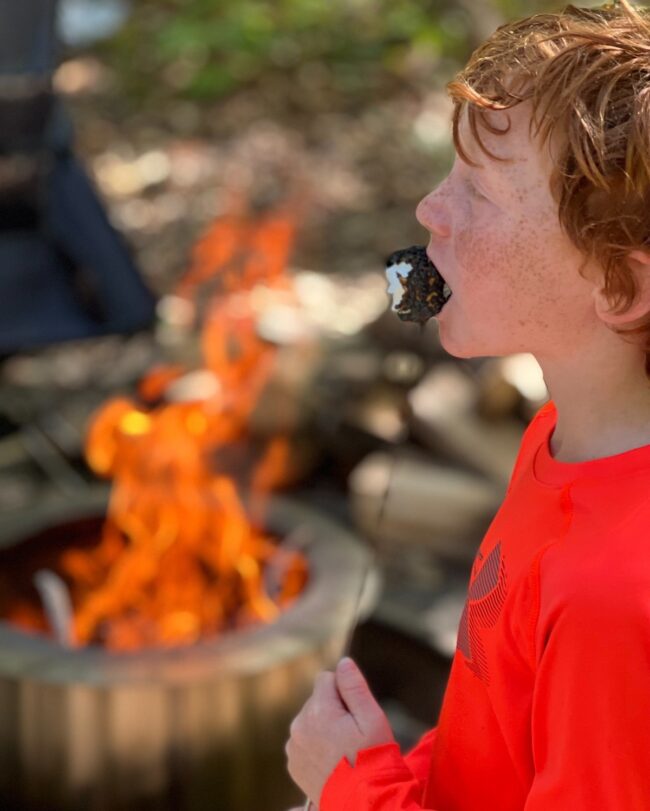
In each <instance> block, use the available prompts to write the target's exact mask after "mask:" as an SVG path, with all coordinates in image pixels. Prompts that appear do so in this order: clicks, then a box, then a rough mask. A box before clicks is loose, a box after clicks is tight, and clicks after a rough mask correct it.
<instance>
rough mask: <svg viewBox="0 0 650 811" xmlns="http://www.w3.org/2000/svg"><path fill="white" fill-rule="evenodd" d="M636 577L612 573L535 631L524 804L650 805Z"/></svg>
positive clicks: (644, 648)
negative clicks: (529, 774)
mask: <svg viewBox="0 0 650 811" xmlns="http://www.w3.org/2000/svg"><path fill="white" fill-rule="evenodd" d="M603 579H604V578H603ZM628 580H629V581H630V582H627V581H628ZM634 580H635V577H634V576H631V577H630V575H626V576H625V577H624V578H623V583H624V584H623V585H621V583H617V575H616V573H612V576H611V577H610V578H608V579H607V580H606V582H605V583H602V584H601V585H600V587H599V588H595V587H592V588H591V591H590V593H587V594H582V593H579V594H578V595H576V596H575V598H572V599H571V600H568V601H565V604H564V605H563V606H561V607H555V608H554V609H553V610H552V611H551V612H550V614H549V616H548V618H547V619H546V621H545V623H544V626H543V627H542V628H540V629H539V631H538V634H537V644H538V648H539V650H540V653H539V655H538V656H537V674H536V680H535V690H534V695H533V706H532V726H531V732H532V744H533V758H534V766H535V772H534V779H533V783H532V787H531V790H530V792H529V795H528V797H527V801H526V804H525V806H524V811H548V809H549V808H552V809H554V811H569V809H571V810H573V809H576V808H602V809H605V808H606V809H607V811H631V809H634V811H642V809H647V808H650V594H648V590H647V589H645V588H643V586H642V584H643V577H642V576H639V577H637V578H636V582H637V583H639V584H641V585H640V586H637V585H635V582H634Z"/></svg>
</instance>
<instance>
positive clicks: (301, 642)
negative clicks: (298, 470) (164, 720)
mask: <svg viewBox="0 0 650 811" xmlns="http://www.w3.org/2000/svg"><path fill="white" fill-rule="evenodd" d="M87 495H88V494H87ZM105 504H106V490H105V489H102V492H101V493H93V494H92V496H91V497H90V498H85V499H81V500H80V505H83V506H82V508H81V509H80V511H79V512H78V513H76V515H75V517H80V518H81V517H90V516H91V515H92V514H93V508H94V509H95V510H97V509H98V508H99V509H101V507H102V506H104V507H105ZM68 506H69V507H70V504H69V503H68ZM95 514H96V512H95ZM57 518H58V519H59V520H61V516H60V511H59V512H57V511H56V510H55V511H54V516H53V519H54V520H56V519H57ZM47 519H48V516H47V512H46V514H44V515H43V518H42V521H41V523H42V525H43V528H44V526H45V525H46V524H47ZM67 519H68V520H70V515H69V514H68V516H67ZM268 520H269V525H270V527H271V528H272V529H273V530H275V531H278V530H279V529H281V530H282V531H287V530H288V528H290V527H295V526H298V525H306V526H307V527H309V529H310V530H311V531H312V532H313V540H312V541H311V542H309V543H307V544H306V546H305V551H306V553H307V555H308V558H309V563H310V572H311V574H310V581H311V585H310V584H308V585H307V587H306V589H305V592H304V593H303V595H301V596H300V597H299V598H298V599H297V600H296V601H295V602H294V603H293V604H292V605H291V606H290V607H289V608H287V609H286V610H285V611H284V612H283V613H282V614H281V615H280V617H279V618H278V619H277V620H276V621H275V622H273V623H271V624H269V625H260V626H251V627H250V628H245V629H241V630H238V631H236V632H232V633H228V634H224V635H223V636H220V637H217V638H216V639H214V640H212V641H209V640H208V641H203V642H201V643H200V644H197V645H192V646H186V647H178V648H164V649H162V648H161V649H148V650H144V651H138V652H126V653H120V654H115V653H109V652H108V651H106V650H104V649H102V648H99V647H91V648H82V649H73V650H70V649H66V648H63V647H61V646H60V645H58V644H57V643H55V642H54V641H52V640H50V639H48V638H46V637H41V636H39V635H36V634H28V633H26V632H22V631H20V630H19V629H16V628H14V627H12V626H10V625H9V624H7V623H5V622H1V621H0V676H2V677H12V676H17V675H20V677H21V679H24V680H26V681H30V680H34V681H38V682H39V683H44V682H45V683H49V684H62V685H63V684H70V683H82V684H87V685H88V686H93V687H112V686H114V685H116V684H119V683H122V682H124V683H128V684H129V685H134V684H138V683H147V684H150V685H151V684H155V683H165V684H174V683H178V684H183V683H186V682H188V681H193V682H197V681H199V682H200V681H203V680H210V681H213V680H214V679H215V677H219V675H220V674H223V675H224V676H228V677H229V678H230V677H232V676H233V675H236V676H239V677H242V676H253V675H255V674H257V673H260V672H263V671H265V670H266V669H268V667H269V666H270V665H271V664H277V663H280V662H288V661H289V660H292V659H295V658H296V657H300V656H302V655H304V654H306V653H308V652H309V651H314V650H316V649H319V648H322V647H323V646H329V647H330V648H331V649H332V655H333V656H334V657H335V656H336V651H335V650H334V649H335V648H336V647H337V646H338V647H339V648H340V647H342V646H343V644H344V640H345V638H346V636H347V632H348V630H349V626H350V624H351V623H352V622H354V613H355V608H356V604H357V597H358V594H359V590H360V588H361V584H362V580H363V578H364V577H365V574H366V572H367V571H368V569H372V568H373V567H372V563H371V561H372V554H371V551H370V548H369V547H368V546H367V545H366V544H365V543H364V542H362V541H361V540H360V539H359V537H358V536H356V535H355V534H354V533H353V532H352V531H351V530H349V529H348V528H347V527H345V526H343V525H342V524H340V523H339V522H337V521H334V520H332V519H331V518H330V517H328V516H327V515H325V514H324V513H322V512H320V511H319V510H317V509H316V508H314V507H312V506H311V505H310V506H307V505H304V504H300V503H298V502H297V501H295V500H292V499H290V498H286V497H275V496H274V497H272V498H271V500H270V502H269V516H268ZM27 523H28V531H27V532H25V533H23V534H22V535H21V536H19V540H20V539H22V538H25V537H29V536H30V535H33V534H34V533H35V532H38V531H39V527H38V526H35V522H34V520H33V518H32V520H31V521H28V522H27ZM19 540H17V541H16V542H19ZM375 577H376V570H375Z"/></svg>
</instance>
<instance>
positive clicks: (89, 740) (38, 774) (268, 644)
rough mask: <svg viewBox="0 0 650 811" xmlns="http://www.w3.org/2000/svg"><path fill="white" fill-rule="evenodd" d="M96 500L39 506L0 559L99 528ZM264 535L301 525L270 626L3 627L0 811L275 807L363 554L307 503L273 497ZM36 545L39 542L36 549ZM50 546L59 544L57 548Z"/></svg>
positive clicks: (290, 799) (334, 651) (343, 628)
mask: <svg viewBox="0 0 650 811" xmlns="http://www.w3.org/2000/svg"><path fill="white" fill-rule="evenodd" d="M102 504H105V492H104V491H101V492H100V493H99V495H98V496H96V497H95V498H90V499H89V498H87V497H84V499H83V502H82V503H80V504H77V505H74V504H71V503H69V502H68V505H67V511H68V516H67V519H65V520H64V519H63V517H62V516H61V515H60V514H52V513H51V512H48V511H47V510H46V509H43V510H42V511H41V513H40V514H39V515H37V516H35V515H34V514H31V515H30V516H26V518H25V523H24V525H23V526H22V527H20V526H16V529H15V535H14V539H13V542H12V543H10V544H9V545H8V546H7V547H6V548H5V549H4V550H3V551H2V552H1V553H0V570H4V571H6V569H5V566H6V565H7V564H8V562H10V561H11V558H12V556H13V557H14V558H15V556H16V555H18V554H20V552H21V550H26V547H28V546H31V547H32V548H33V549H34V550H35V549H36V548H37V547H42V545H43V543H44V542H46V541H47V538H50V539H51V542H53V543H61V542H62V539H63V538H64V536H66V534H67V535H70V534H74V532H75V527H76V528H77V530H78V528H79V525H80V523H83V522H86V526H87V525H88V522H91V523H92V521H95V522H96V524H97V526H99V524H100V523H101V520H102V517H103V516H102V514H101V512H100V511H99V510H98V508H99V507H100V505H102ZM267 524H268V528H269V529H270V530H271V531H272V532H274V533H275V534H277V535H278V536H280V537H284V536H286V534H287V532H288V531H290V530H291V529H293V528H295V527H297V526H304V527H306V528H307V530H308V532H309V533H310V540H309V542H308V543H307V544H306V545H305V546H304V549H303V551H304V553H305V555H306V557H307V559H308V562H309V581H308V583H307V586H306V587H305V589H304V591H303V592H302V594H301V595H300V597H299V598H298V599H296V601H295V602H294V603H293V604H292V605H291V606H290V607H288V608H287V609H285V610H284V611H283V612H282V613H281V614H280V615H279V616H278V617H277V618H276V619H275V620H274V621H273V622H272V623H270V624H266V625H259V626H252V625H251V626H250V627H246V628H243V629H238V630H235V631H232V632H229V633H225V634H222V635H221V636H219V637H215V638H214V639H213V640H212V641H210V640H209V639H206V640H204V641H200V642H198V643H195V644H193V645H189V646H185V647H176V648H169V649H150V650H143V651H139V652H128V653H119V654H116V653H110V652H109V651H107V650H105V649H102V648H99V647H97V646H90V647H85V648H76V649H66V648H64V647H63V646H61V645H58V644H56V643H55V642H54V641H52V640H50V639H48V638H46V637H43V636H40V635H37V634H32V633H27V632H23V631H20V630H19V629H17V628H16V627H14V626H11V625H9V624H7V623H0V764H1V765H0V807H2V808H3V809H11V811H45V810H46V809H47V811H64V810H65V811H72V810H73V809H74V811H77V809H78V810H79V811H81V809H83V811H103V809H106V811H109V809H110V811H122V810H124V811H126V809H129V810H130V809H138V811H140V810H142V811H148V809H151V810H152V811H153V809H155V811H172V809H173V810H174V811H185V809H187V811H202V809H206V811H207V809H210V811H215V810H217V811H218V809H224V810H225V809H228V811H237V809H241V811H249V809H251V808H255V807H257V806H258V805H259V804H260V803H263V805H264V807H265V808H266V809H271V811H275V810H277V811H283V809H285V808H287V807H289V806H290V805H291V804H292V803H295V801H296V800H297V799H298V798H297V796H296V793H295V788H293V787H292V786H291V783H290V781H289V778H288V777H287V775H286V774H285V757H284V741H285V740H286V737H287V734H288V725H289V723H290V720H291V718H292V717H293V716H294V715H295V713H296V712H297V711H298V709H299V708H300V706H301V705H302V703H303V702H304V700H305V699H306V697H307V696H308V694H309V692H310V691H311V687H312V680H313V677H314V676H315V674H316V673H317V672H318V671H319V670H320V669H322V668H325V667H331V666H332V664H333V663H334V662H335V661H336V659H337V658H338V657H339V656H340V653H341V647H342V645H343V643H344V639H345V637H346V632H347V630H348V628H349V625H350V624H351V622H352V621H353V619H354V617H353V615H354V611H355V606H356V602H357V595H358V591H359V588H360V584H361V582H362V579H363V576H364V572H365V570H366V568H367V566H368V559H369V557H368V552H367V551H366V549H365V548H364V546H363V545H362V544H360V543H359V542H358V540H357V539H356V538H355V537H354V536H353V535H352V534H351V533H349V532H348V531H347V530H345V529H344V528H342V527H341V526H339V525H337V524H335V523H334V522H332V521H330V520H329V519H327V518H326V517H324V516H322V515H320V514H318V513H317V512H314V511H312V510H311V509H310V508H308V507H305V506H303V505H299V504H297V503H295V502H291V501H288V500H282V499H277V498H272V499H271V501H270V503H269V511H268V517H267ZM44 538H45V541H44ZM57 538H58V540H57Z"/></svg>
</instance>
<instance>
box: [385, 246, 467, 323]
mask: <svg viewBox="0 0 650 811" xmlns="http://www.w3.org/2000/svg"><path fill="white" fill-rule="evenodd" d="M386 276H387V279H388V293H389V295H392V297H393V303H392V309H393V311H394V312H396V313H397V315H398V317H399V318H400V319H401V320H402V321H413V322H416V323H420V324H424V323H425V322H426V321H428V320H429V319H430V318H433V317H434V316H435V315H437V314H438V313H439V312H440V311H441V310H442V308H443V307H444V306H445V304H446V303H447V301H448V300H449V299H450V298H451V295H452V290H451V288H450V287H449V285H448V284H447V282H446V281H445V279H444V278H443V277H442V275H441V274H440V271H439V270H438V268H437V267H436V266H435V265H434V264H433V262H432V261H431V260H430V258H429V256H428V255H427V252H426V249H425V248H424V247H422V246H419V245H414V246H412V247H410V248H405V249H402V250H399V251H395V252H394V253H392V254H391V255H390V256H389V257H388V259H387V260H386Z"/></svg>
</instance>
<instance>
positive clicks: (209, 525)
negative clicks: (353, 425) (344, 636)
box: [6, 211, 307, 651]
mask: <svg viewBox="0 0 650 811" xmlns="http://www.w3.org/2000/svg"><path fill="white" fill-rule="evenodd" d="M294 230H295V229H294V221H293V218H292V216H291V213H290V212H289V211H283V212H280V213H275V214H271V215H266V216H264V217H262V218H260V219H258V220H255V221H254V220H252V219H250V218H248V217H246V216H243V215H242V216H228V217H223V218H222V219H220V220H218V221H217V222H216V223H215V224H214V225H213V227H212V229H211V230H210V231H209V232H208V233H207V234H206V236H205V237H204V238H203V239H202V240H201V241H200V242H199V243H198V245H197V247H196V249H195V252H194V256H193V261H192V263H191V267H190V269H189V271H188V272H187V274H186V275H185V277H184V278H183V279H182V281H181V283H180V285H179V287H178V290H177V291H176V295H177V296H178V297H180V298H181V299H183V300H185V301H188V302H192V305H193V306H194V307H195V310H198V301H199V298H198V296H197V291H198V290H199V289H200V288H202V287H203V286H205V285H207V284H210V285H211V286H212V287H214V288H215V290H216V292H218V295H217V296H214V297H213V298H212V300H211V301H210V302H209V304H208V306H207V308H206V311H205V313H204V314H203V318H202V320H203V331H202V337H201V349H202V355H203V364H204V368H203V369H202V370H201V371H200V372H193V373H190V374H188V372H187V370H186V369H185V368H183V367H181V366H178V365H176V366H169V367H164V368H157V369H154V370H152V371H151V373H150V374H149V375H148V376H147V377H146V378H145V379H144V380H143V381H142V383H141V385H140V388H139V396H138V398H137V399H127V398H117V399H114V400H113V401H111V402H109V403H107V404H106V405H105V406H104V407H103V408H102V409H101V410H100V412H99V413H98V414H97V415H96V416H95V418H94V421H93V423H92V425H91V426H90V430H89V432H88V437H87V445H86V455H87V459H88V463H89V464H90V466H91V467H92V469H93V470H94V471H95V472H96V473H98V474H99V475H100V476H103V477H109V478H112V479H113V480H114V484H113V490H112V494H111V497H110V504H109V508H108V515H107V519H106V521H105V523H104V526H103V530H102V533H101V538H100V540H99V543H98V544H97V545H95V547H94V548H93V549H91V550H86V549H83V550H82V549H78V548H75V549H72V548H69V549H67V550H65V551H63V552H62V554H61V555H60V558H59V560H58V564H57V566H56V569H57V573H58V574H59V575H60V576H61V577H62V578H63V579H64V581H65V582H66V583H67V585H68V588H69V590H70V595H71V598H72V603H73V606H74V620H73V623H74V627H73V629H72V630H73V634H72V636H73V637H74V639H76V640H77V643H78V644H82V645H85V644H90V643H95V644H102V645H104V646H106V647H107V648H109V649H111V650H115V651H124V650H131V649H138V648H142V647H152V646H168V645H186V644H190V643H193V642H195V641H196V640H197V639H198V638H199V637H202V636H209V635H214V634H218V633H220V632H222V631H225V630H228V629H231V628H237V627H242V626H246V625H250V624H252V623H257V622H270V621H272V620H274V619H275V618H276V617H277V615H278V614H279V612H280V611H281V610H282V608H283V607H284V606H286V605H288V604H289V603H290V602H291V601H292V600H293V599H294V598H295V597H296V595H297V594H299V593H300V591H301V590H302V588H303V587H304V585H305V582H306V579H307V564H306V560H305V558H304V556H303V555H302V554H301V553H300V552H298V551H295V550H294V551H290V550H288V549H283V548H282V546H281V545H279V544H278V543H277V541H276V539H274V538H273V537H272V536H271V535H270V534H268V533H267V532H265V531H264V529H263V528H262V524H261V518H262V514H263V507H264V504H265V499H266V497H267V495H268V493H269V492H270V491H271V490H273V489H274V488H276V487H278V486H279V485H281V484H282V483H283V481H284V480H285V479H286V477H287V475H288V473H289V469H288V461H289V460H288V457H289V446H288V442H287V440H286V439H285V438H283V437H280V436H279V437H275V438H274V439H272V440H271V441H270V442H269V443H268V444H267V446H266V447H265V448H263V449H262V452H261V454H260V455H259V458H258V459H257V464H256V465H255V466H254V467H253V466H251V469H249V470H247V471H246V472H245V474H246V475H244V476H243V477H241V478H242V479H243V480H244V481H241V480H238V481H237V482H236V481H235V480H234V479H233V478H231V477H230V476H228V475H227V474H226V473H225V472H223V471H220V470H218V469H217V468H218V465H217V464H216V462H215V460H217V459H219V458H221V455H222V452H223V450H224V449H225V448H227V447H228V446H230V445H233V444H235V443H241V442H242V440H244V439H245V438H246V435H247V425H248V420H249V417H250V414H251V412H252V410H253V408H254V406H255V404H256V402H257V400H258V398H259V396H260V393H261V392H262V390H263V388H264V386H265V384H266V383H267V381H268V379H269V376H270V373H271V371H272V368H273V361H274V354H275V351H276V350H275V347H274V346H272V345H271V344H269V343H266V342H264V341H263V340H261V339H260V338H259V337H258V335H257V330H256V320H257V319H256V313H255V311H254V309H253V306H252V303H251V295H250V294H251V292H252V291H253V290H254V288H259V287H260V286H263V287H265V288H267V289H273V290H274V291H285V292H286V294H287V295H289V296H290V294H291V281H290V279H289V278H288V276H286V275H285V268H286V263H287V257H288V254H289V251H290V248H291V244H292V240H293V235H294ZM242 484H243V485H244V487H245V490H246V491H247V492H248V493H249V494H250V504H251V508H252V509H254V511H255V520H251V519H250V518H249V515H248V514H247V510H246V509H245V508H244V504H243V502H242V498H241V493H240V491H241V490H242V487H241V486H240V485H242ZM271 559H273V561H274V563H273V570H274V572H275V581H276V582H275V586H276V590H275V593H274V594H273V595H272V596H271V595H269V594H268V593H267V591H266V588H265V582H264V573H265V569H266V567H267V566H268V564H269V562H270V561H271ZM278 562H280V563H281V564H282V565H280V566H279V564H278ZM278 571H281V572H282V576H281V578H280V581H279V583H278V582H277V572H278ZM6 618H7V619H9V621H11V622H14V623H15V624H17V625H22V626H24V627H29V628H32V629H34V628H36V629H39V628H40V629H42V628H43V627H44V625H46V623H44V619H43V616H42V612H40V610H39V611H37V612H36V614H35V609H34V606H30V605H25V604H21V603H17V604H13V605H12V606H11V607H10V608H9V611H8V614H7V617H6Z"/></svg>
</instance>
